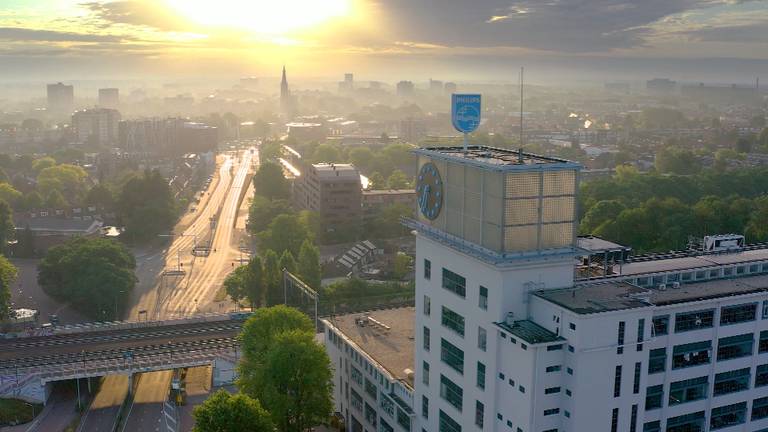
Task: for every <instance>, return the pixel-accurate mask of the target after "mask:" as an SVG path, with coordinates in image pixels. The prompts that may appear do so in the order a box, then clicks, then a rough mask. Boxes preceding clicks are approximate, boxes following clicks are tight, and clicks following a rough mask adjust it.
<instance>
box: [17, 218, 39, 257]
mask: <svg viewBox="0 0 768 432" xmlns="http://www.w3.org/2000/svg"><path fill="white" fill-rule="evenodd" d="M18 240H19V246H18V253H17V254H16V255H17V256H19V257H21V258H32V257H34V256H35V233H33V232H32V230H31V229H30V228H29V224H27V225H26V227H24V231H22V233H21V238H19V239H18Z"/></svg>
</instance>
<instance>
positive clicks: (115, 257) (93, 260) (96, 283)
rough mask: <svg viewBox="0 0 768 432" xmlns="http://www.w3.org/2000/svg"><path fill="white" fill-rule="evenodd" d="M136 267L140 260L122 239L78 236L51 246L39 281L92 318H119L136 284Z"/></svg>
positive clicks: (55, 294)
mask: <svg viewBox="0 0 768 432" xmlns="http://www.w3.org/2000/svg"><path fill="white" fill-rule="evenodd" d="M135 268H136V260H135V259H134V257H133V255H132V254H131V253H130V252H129V251H128V249H127V248H126V247H125V246H123V245H122V244H121V243H118V242H116V241H113V240H108V239H101V238H86V237H75V238H73V239H71V240H69V241H67V242H66V243H64V244H61V245H58V246H54V247H52V248H50V249H49V250H48V252H47V254H46V255H45V258H43V260H42V261H41V262H40V264H39V265H38V274H37V281H38V283H39V284H40V286H41V287H42V288H43V290H44V291H45V292H46V293H47V294H48V295H50V296H51V297H53V298H56V299H58V300H60V301H64V302H68V303H71V304H72V305H73V306H74V308H75V309H77V310H78V311H80V312H82V313H83V314H85V315H87V316H89V317H90V318H94V319H110V320H112V319H117V318H119V314H120V309H122V306H124V305H125V301H126V300H127V299H128V296H129V295H130V292H131V290H133V287H134V285H135V284H136V281H137V279H136V276H135V275H134V272H133V271H134V269H135ZM116 308H117V309H118V310H117V311H115V309H116ZM115 312H117V315H118V316H116V315H115Z"/></svg>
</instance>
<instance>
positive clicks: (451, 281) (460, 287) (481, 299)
mask: <svg viewBox="0 0 768 432" xmlns="http://www.w3.org/2000/svg"><path fill="white" fill-rule="evenodd" d="M431 278H432V262H431V261H430V260H428V259H425V260H424V279H426V280H430V279H431ZM441 286H442V287H443V288H445V289H447V290H448V291H450V292H452V293H454V294H456V295H458V296H459V297H461V298H466V297H467V279H466V278H465V277H464V276H462V275H460V274H458V273H454V272H452V271H450V270H448V269H446V268H443V273H442V281H441ZM477 306H478V307H479V308H480V309H483V310H487V309H488V288H486V287H484V286H482V285H481V286H480V290H479V291H478V300H477Z"/></svg>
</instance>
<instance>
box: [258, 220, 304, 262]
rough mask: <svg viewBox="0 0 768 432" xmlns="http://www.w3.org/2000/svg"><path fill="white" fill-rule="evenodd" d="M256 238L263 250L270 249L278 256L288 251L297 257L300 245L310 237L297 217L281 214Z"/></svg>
mask: <svg viewBox="0 0 768 432" xmlns="http://www.w3.org/2000/svg"><path fill="white" fill-rule="evenodd" d="M258 238H259V246H260V247H261V249H263V250H268V249H272V250H273V251H275V252H277V253H280V254H282V253H283V251H286V250H288V251H291V254H293V255H294V256H298V254H299V249H300V248H301V244H302V243H304V241H305V240H306V239H308V238H312V235H311V232H310V231H309V228H308V227H307V226H306V225H305V224H303V223H301V220H300V219H299V216H298V215H295V214H281V215H279V216H277V217H276V218H275V219H274V220H272V222H270V223H269V225H268V229H267V230H265V231H262V232H261V233H259V235H258Z"/></svg>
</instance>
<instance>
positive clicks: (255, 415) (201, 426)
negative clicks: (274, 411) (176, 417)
mask: <svg viewBox="0 0 768 432" xmlns="http://www.w3.org/2000/svg"><path fill="white" fill-rule="evenodd" d="M192 413H193V415H194V417H195V426H194V428H193V429H192V431H193V432H273V431H274V430H275V425H274V424H273V423H272V418H271V417H270V415H269V413H268V412H267V411H266V410H265V409H264V408H262V407H261V404H260V403H259V401H258V400H256V399H253V398H251V397H250V396H248V395H244V394H235V395H232V394H230V393H229V392H227V391H226V390H224V389H221V390H219V391H217V392H216V393H214V394H213V395H212V396H211V397H209V398H208V399H206V400H205V402H203V404H202V405H199V406H197V407H195V409H194V411H192Z"/></svg>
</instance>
